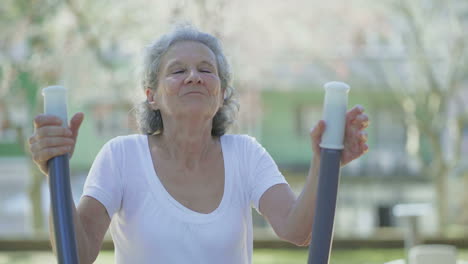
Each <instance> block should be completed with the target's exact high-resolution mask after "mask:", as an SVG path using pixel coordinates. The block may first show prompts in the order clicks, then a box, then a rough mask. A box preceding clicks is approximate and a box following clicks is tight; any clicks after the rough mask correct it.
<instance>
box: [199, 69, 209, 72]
mask: <svg viewBox="0 0 468 264" xmlns="http://www.w3.org/2000/svg"><path fill="white" fill-rule="evenodd" d="M200 71H201V72H204V73H211V70H208V69H202V70H200Z"/></svg>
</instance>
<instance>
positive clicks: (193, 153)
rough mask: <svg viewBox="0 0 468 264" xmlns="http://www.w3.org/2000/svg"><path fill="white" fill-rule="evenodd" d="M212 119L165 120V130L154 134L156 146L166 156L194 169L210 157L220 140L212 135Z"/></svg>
mask: <svg viewBox="0 0 468 264" xmlns="http://www.w3.org/2000/svg"><path fill="white" fill-rule="evenodd" d="M211 129H212V120H206V121H202V122H200V120H198V121H196V120H187V122H181V121H180V120H179V121H178V122H170V121H169V120H168V121H167V122H166V121H165V122H164V130H163V133H162V134H160V135H156V136H153V138H154V142H155V146H156V147H157V148H158V149H159V150H162V153H161V154H162V155H164V157H165V158H167V159H171V160H176V161H177V162H178V163H179V164H181V165H182V164H183V166H184V167H185V168H187V169H194V168H196V167H197V165H198V164H199V163H200V161H202V160H205V159H207V158H208V157H209V155H208V154H209V153H210V152H211V151H212V150H213V149H214V147H216V145H217V144H218V141H217V139H216V138H214V137H213V136H212V135H211Z"/></svg>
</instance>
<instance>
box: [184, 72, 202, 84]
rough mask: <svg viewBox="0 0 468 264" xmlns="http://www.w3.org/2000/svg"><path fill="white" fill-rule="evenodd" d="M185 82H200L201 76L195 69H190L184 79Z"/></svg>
mask: <svg viewBox="0 0 468 264" xmlns="http://www.w3.org/2000/svg"><path fill="white" fill-rule="evenodd" d="M185 83H186V84H188V83H202V78H201V76H200V73H199V72H198V71H197V70H190V71H189V75H188V76H187V78H186V79H185Z"/></svg>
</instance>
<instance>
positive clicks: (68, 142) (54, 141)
mask: <svg viewBox="0 0 468 264" xmlns="http://www.w3.org/2000/svg"><path fill="white" fill-rule="evenodd" d="M83 119H84V114H83V113H77V114H75V115H74V116H73V117H72V119H71V120H70V127H69V128H68V127H62V120H60V118H58V117H56V116H53V115H45V114H41V115H38V116H36V117H35V118H34V134H33V135H32V136H31V137H30V138H29V150H30V151H31V154H32V159H33V161H34V162H35V163H36V165H37V166H38V167H39V169H40V170H41V171H42V173H44V174H45V175H48V169H47V161H48V160H49V159H51V158H53V157H56V156H60V155H63V154H66V153H70V157H71V155H72V154H73V151H74V149H75V144H76V138H77V136H78V129H79V128H80V126H81V123H82V122H83Z"/></svg>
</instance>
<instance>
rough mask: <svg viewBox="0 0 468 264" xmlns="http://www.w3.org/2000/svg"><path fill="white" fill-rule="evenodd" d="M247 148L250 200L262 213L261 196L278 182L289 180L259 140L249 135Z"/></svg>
mask: <svg viewBox="0 0 468 264" xmlns="http://www.w3.org/2000/svg"><path fill="white" fill-rule="evenodd" d="M246 150H247V153H246V155H245V157H246V158H247V162H248V165H249V166H248V168H249V189H250V202H251V203H252V204H253V205H254V207H255V208H256V209H257V211H258V212H259V213H260V211H259V208H260V205H259V203H260V198H261V197H262V195H263V194H264V193H265V191H267V190H268V189H269V188H270V187H272V186H274V185H276V184H281V183H286V184H287V181H286V179H285V178H284V176H283V174H281V172H280V171H279V169H278V166H277V165H276V163H275V161H274V160H273V158H272V157H271V156H270V154H269V153H268V152H267V151H266V149H265V148H264V147H263V146H261V145H260V144H259V143H258V142H257V140H255V139H254V138H252V137H249V139H248V143H247V146H246Z"/></svg>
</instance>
